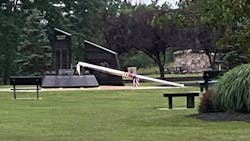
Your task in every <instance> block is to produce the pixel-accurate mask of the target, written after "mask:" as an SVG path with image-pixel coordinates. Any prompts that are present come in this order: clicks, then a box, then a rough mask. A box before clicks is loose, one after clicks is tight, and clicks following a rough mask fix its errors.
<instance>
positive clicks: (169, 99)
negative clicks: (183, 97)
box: [168, 96, 173, 109]
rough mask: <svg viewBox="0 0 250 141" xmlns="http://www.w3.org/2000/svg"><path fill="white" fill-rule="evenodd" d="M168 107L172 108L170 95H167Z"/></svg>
mask: <svg viewBox="0 0 250 141" xmlns="http://www.w3.org/2000/svg"><path fill="white" fill-rule="evenodd" d="M168 108H169V109H172V108H173V99H172V96H169V97H168Z"/></svg>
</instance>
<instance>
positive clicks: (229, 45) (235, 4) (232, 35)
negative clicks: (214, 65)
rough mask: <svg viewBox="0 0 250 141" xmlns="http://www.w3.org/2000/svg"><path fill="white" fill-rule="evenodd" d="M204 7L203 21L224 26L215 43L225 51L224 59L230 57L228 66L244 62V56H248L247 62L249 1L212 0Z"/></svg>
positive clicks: (249, 42)
mask: <svg viewBox="0 0 250 141" xmlns="http://www.w3.org/2000/svg"><path fill="white" fill-rule="evenodd" d="M206 9H207V10H206V11H205V12H204V14H203V17H204V20H205V22H206V23H207V24H209V25H220V26H223V27H224V28H225V30H224V36H223V37H221V38H220V40H219V41H218V42H217V45H218V46H219V47H220V49H221V50H223V51H225V52H226V56H225V60H226V61H227V59H226V58H231V59H232V60H230V65H229V67H233V66H235V65H238V64H240V63H246V59H244V58H246V57H248V62H249V61H250V50H249V44H250V41H249V38H250V34H249V31H250V22H249V21H250V14H249V11H250V3H249V1H248V0H238V1H235V0H223V1H221V0H213V1H211V2H210V3H209V4H208V5H207V7H206ZM236 54H237V55H236ZM235 55H236V56H235ZM237 56H239V57H237ZM239 60H241V61H239ZM234 62H235V63H234Z"/></svg>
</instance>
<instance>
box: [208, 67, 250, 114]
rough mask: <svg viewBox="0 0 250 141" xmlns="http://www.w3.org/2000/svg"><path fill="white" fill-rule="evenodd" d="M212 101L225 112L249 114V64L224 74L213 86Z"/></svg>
mask: <svg viewBox="0 0 250 141" xmlns="http://www.w3.org/2000/svg"><path fill="white" fill-rule="evenodd" d="M212 100H213V103H214V106H215V107H216V108H219V109H223V110H224V111H227V112H250V64H244V65H241V66H239V67H236V68H234V69H232V70H230V71H228V72H227V73H225V74H224V76H223V77H221V78H220V79H219V80H218V83H217V84H216V85H215V89H214V95H213V97H212Z"/></svg>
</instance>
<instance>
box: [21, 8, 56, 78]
mask: <svg viewBox="0 0 250 141" xmlns="http://www.w3.org/2000/svg"><path fill="white" fill-rule="evenodd" d="M43 20H44V18H43V15H42V13H41V12H40V11H39V10H37V9H32V10H30V11H29V12H28V16H27V17H26V21H25V24H24V28H23V30H22V34H21V39H20V45H19V46H18V52H17V55H18V56H17V60H16V62H17V64H18V67H19V71H20V74H22V75H42V74H43V73H44V72H45V71H46V70H49V67H50V66H51V51H50V47H49V40H48V36H47V34H46V28H45V24H44V23H43Z"/></svg>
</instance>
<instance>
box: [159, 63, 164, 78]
mask: <svg viewBox="0 0 250 141" xmlns="http://www.w3.org/2000/svg"><path fill="white" fill-rule="evenodd" d="M158 66H159V70H160V78H161V79H163V78H164V77H165V76H164V66H163V65H162V64H158Z"/></svg>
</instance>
